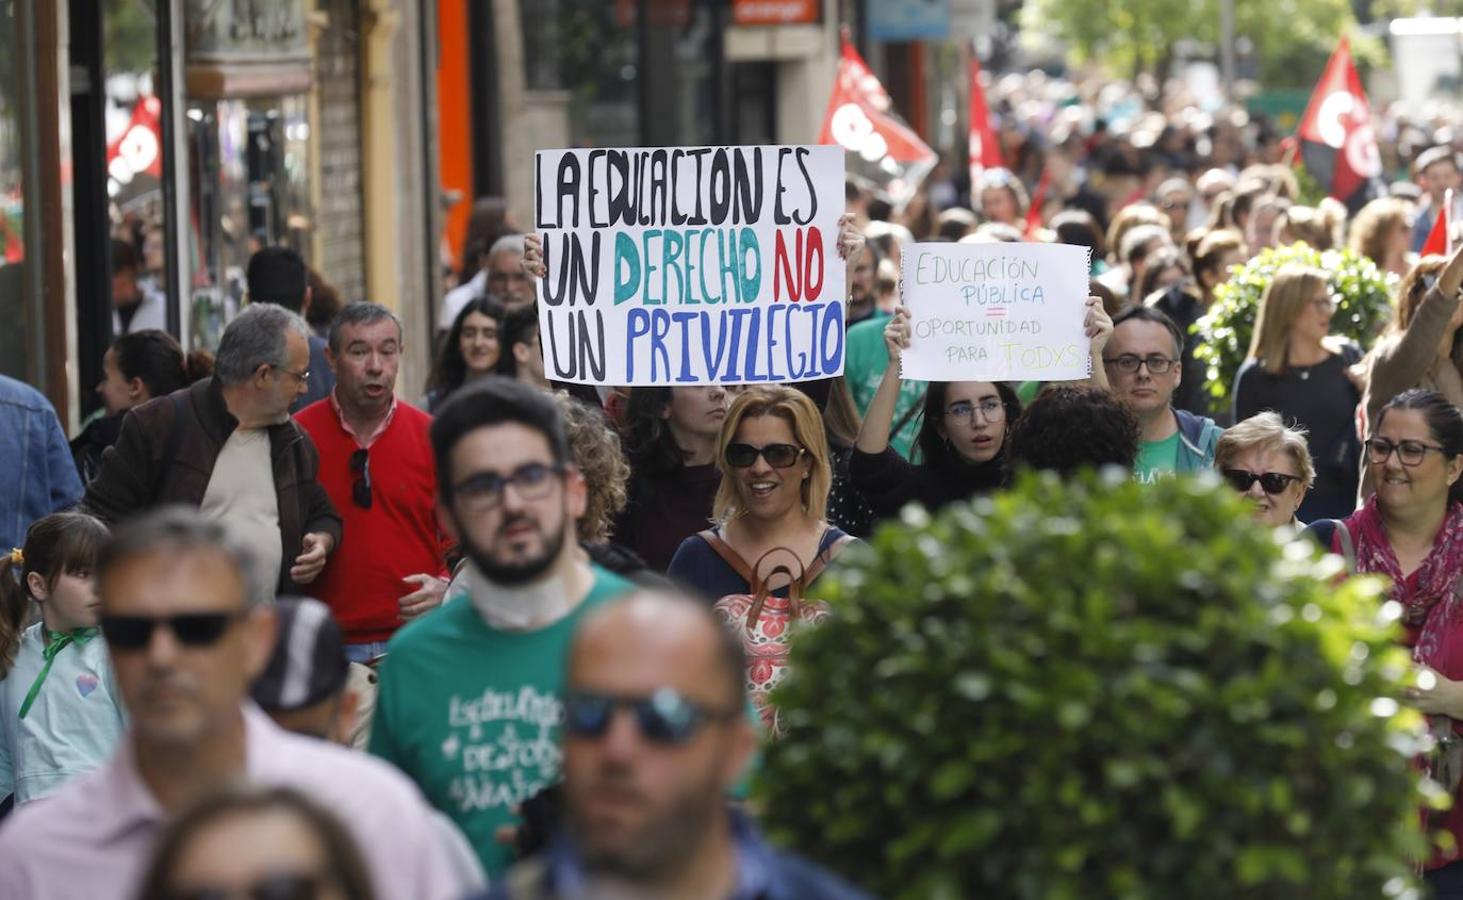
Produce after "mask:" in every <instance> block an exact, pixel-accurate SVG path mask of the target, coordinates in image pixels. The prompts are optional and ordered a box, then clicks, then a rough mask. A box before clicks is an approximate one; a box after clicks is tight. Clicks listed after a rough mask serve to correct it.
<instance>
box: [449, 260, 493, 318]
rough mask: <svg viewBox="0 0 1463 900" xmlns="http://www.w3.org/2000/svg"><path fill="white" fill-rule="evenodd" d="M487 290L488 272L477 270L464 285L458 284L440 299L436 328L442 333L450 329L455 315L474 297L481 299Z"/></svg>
mask: <svg viewBox="0 0 1463 900" xmlns="http://www.w3.org/2000/svg"><path fill="white" fill-rule="evenodd" d="M487 289H488V270H487V269H479V270H478V273H477V274H476V275H474V276H472V277H471V278H469V279H468V280H467V283H466V284H459V285H458V286H457V287H455V288H453V289H452V290H450V291H448V292H447V295H446V296H445V297H443V298H442V317H441V318H440V319H438V320H437V327H438V328H439V329H441V330H442V331H447V330H449V329H450V328H452V323H453V322H456V321H457V314H458V313H460V312H462V308H463V307H464V306H466V305H467V304H469V303H471V302H472V300H473V299H474V298H476V297H481V296H482V295H483V292H484V291H486V290H487Z"/></svg>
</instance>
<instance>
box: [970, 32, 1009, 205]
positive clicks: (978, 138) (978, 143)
mask: <svg viewBox="0 0 1463 900" xmlns="http://www.w3.org/2000/svg"><path fill="white" fill-rule="evenodd" d="M1001 165H1002V163H1001V145H1000V144H999V143H998V142H997V141H996V135H995V132H993V131H992V130H991V112H990V110H989V109H988V108H987V107H986V103H985V88H983V87H981V86H980V60H979V59H978V58H977V57H976V55H975V53H973V52H972V53H971V54H970V191H971V193H972V194H974V193H975V190H976V187H975V186H976V185H977V184H980V173H981V172H984V171H985V170H986V169H995V168H999V167H1000V166H1001ZM976 200H977V198H975V197H972V198H971V203H972V205H974V203H975V202H976Z"/></svg>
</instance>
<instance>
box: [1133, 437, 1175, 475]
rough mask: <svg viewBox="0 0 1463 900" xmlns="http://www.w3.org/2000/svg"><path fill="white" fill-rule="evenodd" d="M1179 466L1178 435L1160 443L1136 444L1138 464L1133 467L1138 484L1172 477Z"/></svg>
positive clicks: (1143, 442) (1145, 442)
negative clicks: (1163, 477) (1168, 476)
mask: <svg viewBox="0 0 1463 900" xmlns="http://www.w3.org/2000/svg"><path fill="white" fill-rule="evenodd" d="M1178 465H1179V433H1178V432H1177V431H1175V432H1174V433H1173V434H1171V435H1169V436H1168V437H1166V438H1164V439H1163V440H1161V441H1142V442H1140V443H1139V444H1138V462H1137V463H1136V464H1135V465H1134V466H1133V470H1134V473H1135V474H1136V475H1137V476H1138V483H1139V484H1152V483H1153V482H1155V481H1157V480H1158V479H1159V478H1160V477H1162V476H1165V475H1172V474H1173V473H1174V472H1175V471H1176V470H1177V469H1178Z"/></svg>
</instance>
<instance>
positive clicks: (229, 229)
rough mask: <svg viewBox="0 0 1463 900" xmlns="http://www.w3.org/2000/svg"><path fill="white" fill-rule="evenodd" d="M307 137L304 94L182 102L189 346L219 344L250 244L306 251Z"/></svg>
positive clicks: (239, 291)
mask: <svg viewBox="0 0 1463 900" xmlns="http://www.w3.org/2000/svg"><path fill="white" fill-rule="evenodd" d="M309 137H310V126H309V121H308V104H307V102H306V99H305V97H304V96H303V95H296V96H290V97H280V98H269V99H258V98H254V99H247V100H245V99H229V100H218V101H213V102H208V101H198V100H195V101H191V102H190V103H189V106H188V138H189V140H188V146H189V159H190V164H189V172H190V196H191V197H192V201H193V203H192V205H193V217H192V218H193V223H192V226H191V229H190V234H191V239H190V244H191V245H192V246H193V247H194V248H195V254H196V259H195V260H193V264H192V266H191V271H192V288H191V291H192V296H191V303H192V307H191V309H192V316H191V318H192V339H193V345H194V346H197V347H206V348H210V349H211V348H213V347H216V346H218V340H219V337H220V336H221V335H222V334H223V328H224V325H226V324H227V323H228V321H229V320H230V319H232V318H233V317H234V315H235V314H237V313H238V310H239V307H240V306H241V305H242V303H243V300H244V294H245V291H246V282H245V270H246V268H247V266H248V263H249V257H250V256H251V255H253V253H254V251H256V250H258V249H259V248H261V247H265V246H270V245H275V244H286V245H288V246H290V247H293V248H294V249H295V250H297V251H299V252H300V253H301V254H302V255H304V256H306V257H308V255H309V246H310V236H311V229H312V219H311V214H310V190H309V157H308V142H309Z"/></svg>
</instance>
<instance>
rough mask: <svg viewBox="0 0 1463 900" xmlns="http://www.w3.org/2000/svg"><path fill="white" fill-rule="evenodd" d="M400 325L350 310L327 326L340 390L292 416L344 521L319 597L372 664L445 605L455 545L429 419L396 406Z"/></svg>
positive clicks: (357, 653)
mask: <svg viewBox="0 0 1463 900" xmlns="http://www.w3.org/2000/svg"><path fill="white" fill-rule="evenodd" d="M401 350H402V332H401V321H400V320H399V319H397V318H396V316H395V315H393V314H392V312H391V311H390V310H388V309H386V308H385V307H384V306H378V305H377V304H374V303H352V304H349V305H348V306H346V307H345V308H344V309H343V310H341V312H340V314H339V315H337V316H336V318H335V321H334V322H333V323H331V326H330V340H329V345H328V346H327V348H326V351H325V355H326V359H327V360H328V361H329V363H330V368H331V370H332V371H333V372H334V373H335V390H334V391H332V392H331V393H330V395H329V396H328V397H326V398H325V399H323V400H319V401H316V402H315V403H312V404H310V405H309V406H307V407H305V408H304V409H302V410H300V411H299V412H298V413H296V414H295V421H296V422H298V423H299V425H300V427H302V428H304V429H305V430H306V431H307V432H309V433H310V438H311V439H312V440H313V441H314V442H315V447H316V448H317V449H318V450H319V452H320V476H319V478H320V484H321V485H322V486H324V488H325V492H326V493H327V494H329V495H330V499H331V501H332V502H333V503H335V505H336V508H337V509H339V510H340V513H341V517H342V518H343V519H344V520H345V524H344V529H343V531H344V537H343V539H342V541H341V544H340V547H339V549H337V550H336V551H335V553H334V554H333V555H332V556H331V558H330V561H329V563H328V564H327V565H326V567H325V571H324V572H323V573H322V574H321V576H320V578H319V580H318V581H316V582H315V592H316V594H317V595H318V596H319V598H320V599H321V600H324V601H325V602H326V603H328V604H329V605H330V609H331V611H332V612H334V613H335V618H336V620H337V621H338V622H339V623H340V627H341V629H342V630H343V631H344V632H345V637H346V655H347V656H348V657H350V659H351V660H352V661H353V662H368V661H370V660H371V659H373V658H374V657H376V656H379V655H380V654H382V653H384V652H385V650H386V640H387V639H388V638H390V637H391V635H392V633H393V632H395V631H396V629H397V628H399V627H400V626H401V625H402V624H403V623H405V622H406V621H408V620H410V619H414V618H416V617H418V616H420V615H422V614H423V613H425V612H427V611H428V610H431V609H433V608H435V607H437V606H439V605H441V603H442V598H443V595H444V594H445V593H446V590H447V581H446V579H445V576H446V575H447V574H448V573H447V562H446V555H447V551H448V550H449V549H450V546H451V544H450V542H449V540H448V538H447V537H446V535H445V533H444V532H443V531H442V529H441V528H439V527H438V524H437V513H436V500H437V475H436V467H435V464H434V461H433V456H432V441H431V439H430V438H429V437H428V436H427V430H428V428H429V427H430V426H431V423H432V420H431V417H430V416H428V415H427V414H426V413H424V412H422V411H421V410H419V409H417V408H416V407H414V406H411V405H410V404H408V403H406V402H404V401H401V400H398V399H396V396H395V390H396V373H397V369H398V367H399V365H400V361H401Z"/></svg>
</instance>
